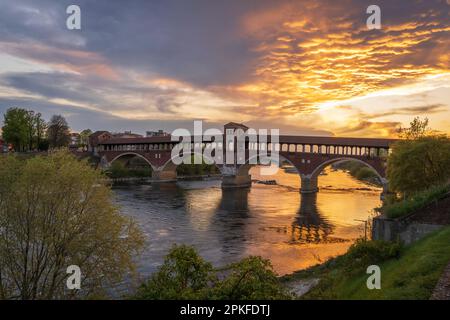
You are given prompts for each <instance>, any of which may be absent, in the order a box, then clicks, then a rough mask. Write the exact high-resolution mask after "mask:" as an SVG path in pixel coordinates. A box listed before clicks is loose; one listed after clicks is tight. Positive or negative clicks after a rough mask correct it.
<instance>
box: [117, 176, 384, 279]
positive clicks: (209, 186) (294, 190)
mask: <svg viewBox="0 0 450 320" xmlns="http://www.w3.org/2000/svg"><path fill="white" fill-rule="evenodd" d="M258 171H259V170H258V168H253V169H252V171H251V173H252V178H254V179H261V180H265V179H268V178H267V177H259V175H258ZM325 173H326V175H322V176H320V177H319V187H320V192H319V193H318V194H317V196H316V197H314V196H309V197H301V195H300V193H299V187H300V181H299V176H298V175H297V174H293V173H286V172H285V171H284V170H281V169H280V170H279V172H278V174H277V175H276V176H271V177H269V179H275V180H277V183H278V185H263V184H255V183H254V184H253V185H252V187H251V188H250V189H248V190H245V189H235V190H222V189H221V187H220V180H214V181H189V182H188V181H181V182H178V183H162V184H153V185H131V186H116V187H114V191H115V195H116V201H117V203H118V204H119V205H120V206H121V211H122V213H123V214H125V215H129V216H132V217H134V218H135V219H136V221H137V222H138V223H139V225H140V227H141V229H142V230H143V232H144V233H145V235H146V238H147V244H146V249H145V250H144V253H143V254H142V256H141V257H139V258H138V261H139V271H140V274H141V275H142V276H144V277H145V276H148V275H149V274H150V273H152V272H154V271H155V270H156V268H157V267H158V266H159V265H160V264H161V263H162V261H163V258H164V255H165V254H166V253H167V251H168V250H169V248H170V247H171V245H172V244H174V243H178V244H181V243H184V244H190V245H193V246H194V247H196V248H197V250H198V251H199V253H200V254H201V255H202V256H203V257H204V258H205V259H207V260H209V261H210V262H212V263H213V264H214V265H215V266H222V265H225V264H227V263H230V262H235V261H238V260H239V259H241V258H242V257H245V256H248V255H261V256H263V257H265V258H268V259H270V260H271V261H272V264H273V266H274V268H275V270H276V271H277V272H278V273H279V274H281V275H282V274H286V273H290V272H292V271H295V270H298V269H302V268H306V267H308V266H311V265H314V264H317V263H318V262H321V261H325V260H327V259H329V258H330V257H333V256H336V255H339V254H342V253H344V252H345V251H346V250H347V248H348V247H349V246H350V245H351V244H352V242H353V241H354V240H355V239H356V238H358V237H359V236H361V235H362V234H363V233H364V227H363V225H364V224H363V223H362V222H360V221H357V220H366V219H367V218H368V216H369V215H370V214H371V213H372V212H373V208H374V207H376V206H378V205H379V204H380V192H381V190H380V189H378V188H375V187H371V186H368V185H366V184H364V183H361V182H359V181H357V180H355V179H353V178H352V177H351V176H350V175H348V174H347V173H345V172H343V171H331V169H328V170H326V171H325Z"/></svg>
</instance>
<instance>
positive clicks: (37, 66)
mask: <svg viewBox="0 0 450 320" xmlns="http://www.w3.org/2000/svg"><path fill="white" fill-rule="evenodd" d="M69 4H72V3H71V1H69V0H61V1H52V0H42V1H39V2H36V1H32V0H17V1H14V2H10V1H6V0H0V5H1V7H2V11H0V48H1V50H2V51H1V52H2V54H3V55H0V66H2V64H4V65H5V67H4V68H3V71H2V70H0V98H2V99H9V100H8V101H10V102H13V100H11V97H12V96H14V97H15V98H16V99H17V103H19V102H20V103H25V102H24V101H26V105H29V102H30V99H36V102H37V103H36V105H39V106H40V107H43V101H47V102H48V103H49V105H52V106H54V107H55V108H56V107H57V106H61V108H69V109H70V110H72V111H73V110H75V109H76V110H81V109H85V111H86V112H97V113H96V114H97V116H98V118H99V119H98V121H103V119H108V120H110V119H122V120H121V121H124V123H126V122H127V121H132V122H133V121H137V122H139V121H148V120H150V119H152V120H153V119H159V120H167V121H169V120H170V121H171V120H172V119H174V118H177V119H182V120H183V121H184V120H187V119H194V118H201V119H206V120H208V121H209V122H211V123H213V122H225V121H229V120H238V121H247V122H252V121H253V122H254V123H266V124H273V125H276V126H279V127H284V128H285V129H286V130H289V131H290V130H292V129H293V128H297V130H298V132H311V133H315V134H319V133H320V134H344V133H349V134H358V135H373V134H376V135H378V134H381V135H388V134H391V132H392V130H391V129H390V128H392V126H393V125H394V124H395V123H397V122H401V121H404V119H403V118H404V117H406V116H409V115H413V114H416V113H419V114H424V113H429V114H439V113H442V112H446V111H448V110H450V105H449V103H448V99H447V96H446V95H445V94H437V93H436V94H434V97H433V99H431V98H423V99H422V98H420V99H419V100H417V101H410V102H408V105H405V103H403V104H401V103H395V102H394V101H393V99H392V97H388V96H382V95H379V96H377V97H375V98H374V99H377V101H378V102H379V103H380V105H381V107H380V109H381V110H378V109H377V110H376V111H374V112H368V110H366V108H364V106H361V105H358V106H357V105H356V104H353V103H352V101H353V100H354V99H358V98H361V97H367V96H369V95H371V94H372V95H376V94H378V93H380V92H383V91H385V90H387V89H395V88H401V87H404V86H405V85H409V86H411V88H413V89H412V90H411V92H410V93H408V94H403V96H401V97H399V99H401V100H402V101H406V100H407V99H408V98H407V97H412V96H414V97H415V98H417V95H416V93H417V92H418V89H419V88H420V86H422V84H423V83H424V79H429V77H431V76H435V75H442V74H445V73H446V72H449V71H450V69H449V66H450V54H449V52H450V47H449V45H450V44H449V41H448V39H449V37H450V26H449V25H448V22H447V21H448V5H447V4H446V3H444V2H443V1H438V0H435V1H433V0H430V1H415V2H411V1H408V0H402V1H395V3H394V2H393V1H388V0H384V1H379V3H378V5H379V6H380V7H381V9H382V29H381V30H367V28H366V26H365V19H366V18H367V14H366V13H365V9H366V8H367V6H368V5H369V4H371V2H370V1H368V0H367V1H366V0H362V1H361V0H343V1H339V2H337V1H332V0H313V1H306V0H298V1H288V0H280V1H276V2H274V1H269V0H249V1H240V0H229V1H223V2H217V1H207V0H197V1H194V2H186V1H176V0H166V1H163V2H150V1H143V0H136V1H133V3H132V4H130V5H127V6H124V5H123V3H122V2H120V1H108V0H99V1H95V2H93V1H87V0H80V1H78V3H77V4H79V5H80V7H81V13H82V30H81V31H69V30H67V29H66V28H65V19H66V18H67V14H66V13H65V8H66V7H67V6H68V5H69ZM6 56H9V57H16V59H19V61H25V62H26V63H27V64H24V65H23V66H22V67H21V68H18V67H17V66H14V65H12V64H13V62H11V61H12V60H11V58H6ZM427 81H428V82H427V83H430V82H431V80H430V81H429V80H427ZM440 81H441V82H442V81H443V80H442V79H441V80H440ZM427 90H428V91H427ZM427 90H425V89H423V90H422V91H423V92H429V91H431V90H432V89H427ZM25 98H26V99H25ZM331 104H332V105H334V106H339V105H340V104H349V105H350V104H351V105H352V106H353V107H352V108H353V109H352V110H350V109H347V110H344V109H341V110H337V109H336V110H337V111H336V110H333V109H329V108H328V105H331ZM383 104H384V105H383ZM69 106H70V107H69ZM73 108H75V109H73ZM46 110H48V109H46ZM64 110H65V109H64ZM323 110H325V111H326V112H322V111H323ZM334 111H336V112H334ZM339 111H341V112H339ZM79 112H81V111H79ZM80 114H84V113H80ZM344 115H345V116H344ZM352 117H353V118H352ZM100 118H101V119H102V120H100ZM266 119H267V120H266ZM305 119H306V120H305ZM383 121H386V125H385V126H384V125H383V123H384V122H383ZM113 123H117V122H114V121H113V122H111V124H113ZM133 123H135V122H133ZM440 125H441V126H444V125H445V123H444V122H442V123H441V124H440Z"/></svg>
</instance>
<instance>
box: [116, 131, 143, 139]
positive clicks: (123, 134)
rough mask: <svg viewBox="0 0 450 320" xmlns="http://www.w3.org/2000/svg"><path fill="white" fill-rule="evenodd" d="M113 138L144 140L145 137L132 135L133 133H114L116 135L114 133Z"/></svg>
mask: <svg viewBox="0 0 450 320" xmlns="http://www.w3.org/2000/svg"><path fill="white" fill-rule="evenodd" d="M112 136H113V137H114V138H123V139H128V138H143V136H142V135H141V134H137V133H132V132H131V131H124V132H114V133H112Z"/></svg>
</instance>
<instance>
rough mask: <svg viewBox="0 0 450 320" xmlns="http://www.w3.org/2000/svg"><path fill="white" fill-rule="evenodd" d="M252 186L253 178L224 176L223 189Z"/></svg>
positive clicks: (246, 175)
mask: <svg viewBox="0 0 450 320" xmlns="http://www.w3.org/2000/svg"><path fill="white" fill-rule="evenodd" d="M251 185H252V176H251V175H249V174H248V173H246V174H236V175H224V176H222V188H223V189H229V188H247V187H250V186H251Z"/></svg>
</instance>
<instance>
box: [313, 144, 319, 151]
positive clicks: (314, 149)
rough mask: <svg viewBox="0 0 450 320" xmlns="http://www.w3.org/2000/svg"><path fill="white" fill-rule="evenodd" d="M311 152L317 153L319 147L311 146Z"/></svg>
mask: <svg viewBox="0 0 450 320" xmlns="http://www.w3.org/2000/svg"><path fill="white" fill-rule="evenodd" d="M312 152H313V153H318V152H319V147H318V146H317V145H313V147H312Z"/></svg>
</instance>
